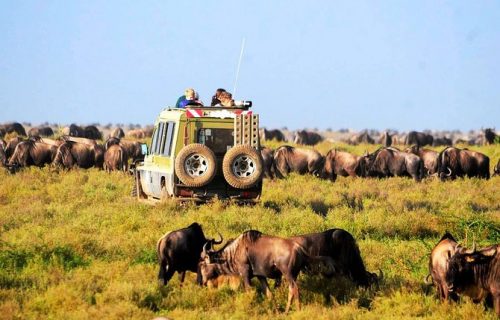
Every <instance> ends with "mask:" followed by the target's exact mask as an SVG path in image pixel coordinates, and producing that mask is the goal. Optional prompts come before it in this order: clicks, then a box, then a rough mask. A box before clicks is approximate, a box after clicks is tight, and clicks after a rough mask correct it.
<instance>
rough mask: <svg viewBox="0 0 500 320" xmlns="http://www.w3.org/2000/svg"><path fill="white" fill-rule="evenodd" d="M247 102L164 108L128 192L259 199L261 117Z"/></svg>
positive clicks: (157, 196)
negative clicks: (233, 105)
mask: <svg viewBox="0 0 500 320" xmlns="http://www.w3.org/2000/svg"><path fill="white" fill-rule="evenodd" d="M251 105H252V104H251V102H250V101H246V102H242V103H241V105H240V106H237V107H235V108H219V107H204V106H188V107H186V108H185V109H179V108H166V109H164V110H162V111H161V112H160V115H159V116H158V118H157V120H156V122H155V128H154V131H153V136H152V140H151V146H150V147H149V148H144V149H146V150H144V152H145V153H146V155H145V157H144V160H143V161H142V162H139V163H137V164H136V166H135V170H134V177H135V184H134V188H133V191H132V194H133V195H134V196H137V197H138V198H139V199H165V198H177V199H181V200H195V201H206V200H209V199H212V198H214V197H217V198H219V199H235V200H237V201H241V202H254V201H256V200H258V199H259V197H260V194H261V191H262V175H263V165H262V158H261V155H260V152H259V148H260V145H259V144H260V142H259V116H258V115H257V114H255V113H253V112H252V111H250V110H249V109H250V107H251ZM143 147H147V146H145V145H144V146H143Z"/></svg>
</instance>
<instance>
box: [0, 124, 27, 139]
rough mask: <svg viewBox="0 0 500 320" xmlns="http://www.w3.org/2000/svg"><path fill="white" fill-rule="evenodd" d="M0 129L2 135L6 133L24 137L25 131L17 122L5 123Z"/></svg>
mask: <svg viewBox="0 0 500 320" xmlns="http://www.w3.org/2000/svg"><path fill="white" fill-rule="evenodd" d="M0 128H1V129H2V130H1V131H2V132H5V133H4V134H7V133H13V132H15V133H17V134H18V135H20V136H25V137H26V130H24V127H23V125H22V124H20V123H19V122H11V123H6V124H2V125H0Z"/></svg>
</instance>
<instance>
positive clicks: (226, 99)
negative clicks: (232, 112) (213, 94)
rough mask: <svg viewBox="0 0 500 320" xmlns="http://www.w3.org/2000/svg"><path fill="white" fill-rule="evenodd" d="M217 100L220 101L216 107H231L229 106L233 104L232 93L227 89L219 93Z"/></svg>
mask: <svg viewBox="0 0 500 320" xmlns="http://www.w3.org/2000/svg"><path fill="white" fill-rule="evenodd" d="M219 100H220V103H219V104H217V106H218V107H228V108H231V107H234V106H235V104H234V100H233V95H232V94H231V93H229V92H227V91H224V92H222V93H221V94H220V95H219Z"/></svg>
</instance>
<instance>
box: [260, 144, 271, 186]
mask: <svg viewBox="0 0 500 320" xmlns="http://www.w3.org/2000/svg"><path fill="white" fill-rule="evenodd" d="M260 154H261V156H262V164H263V167H264V177H266V178H268V179H274V150H273V149H271V148H266V147H263V148H261V149H260Z"/></svg>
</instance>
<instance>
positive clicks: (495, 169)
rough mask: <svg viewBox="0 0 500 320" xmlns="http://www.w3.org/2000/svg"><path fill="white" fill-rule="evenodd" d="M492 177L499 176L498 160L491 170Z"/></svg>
mask: <svg viewBox="0 0 500 320" xmlns="http://www.w3.org/2000/svg"><path fill="white" fill-rule="evenodd" d="M493 175H494V176H498V175H500V159H498V162H497V165H496V166H495V168H494V169H493Z"/></svg>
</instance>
